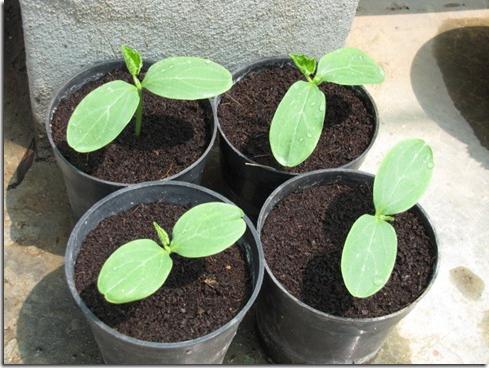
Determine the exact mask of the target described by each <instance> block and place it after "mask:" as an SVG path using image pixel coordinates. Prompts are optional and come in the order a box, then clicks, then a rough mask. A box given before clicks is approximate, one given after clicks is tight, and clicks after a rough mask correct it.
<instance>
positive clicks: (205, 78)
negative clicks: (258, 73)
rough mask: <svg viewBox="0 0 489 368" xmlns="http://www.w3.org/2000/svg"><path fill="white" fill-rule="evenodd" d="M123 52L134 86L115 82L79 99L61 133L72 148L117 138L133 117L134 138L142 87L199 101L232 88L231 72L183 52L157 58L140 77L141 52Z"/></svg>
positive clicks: (94, 146) (91, 147) (90, 147)
mask: <svg viewBox="0 0 489 368" xmlns="http://www.w3.org/2000/svg"><path fill="white" fill-rule="evenodd" d="M122 54H123V57H124V61H125V64H126V67H127V70H128V71H129V73H130V74H131V76H132V80H133V83H134V84H130V83H127V82H125V81H122V80H115V81H112V82H108V83H105V84H103V85H101V86H100V87H98V88H96V89H95V90H93V91H92V92H90V93H89V94H88V95H87V96H85V97H84V98H83V100H82V101H81V102H80V103H79V104H78V106H77V107H76V108H75V111H74V112H73V114H72V115H71V117H70V120H69V121H68V128H67V132H66V136H67V141H68V145H69V146H70V147H71V148H73V149H74V150H75V151H78V152H92V151H95V150H98V149H100V148H102V147H104V146H106V145H107V144H109V143H110V142H112V141H113V140H114V139H115V138H117V136H118V135H119V134H120V133H121V132H122V131H123V130H124V128H125V127H126V126H127V124H129V122H130V121H131V119H132V118H133V116H134V115H135V125H134V134H135V135H136V137H139V135H140V134H141V125H142V117H143V91H144V90H145V89H146V90H148V91H150V92H152V93H154V94H156V95H158V96H161V97H166V98H170V99H175V100H200V99H204V98H210V97H215V96H217V95H219V94H221V93H223V92H226V91H227V90H228V89H229V88H231V86H232V76H231V73H230V72H229V71H228V70H227V69H226V68H224V67H223V66H221V65H219V64H216V63H214V62H212V61H210V60H207V59H202V58H198V57H185V56H175V57H169V58H166V59H163V60H161V61H158V62H157V63H155V64H153V65H151V66H150V67H149V69H148V71H147V72H146V74H145V76H144V79H143V80H142V81H140V80H139V78H138V76H139V73H140V72H141V68H142V66H143V60H142V57H141V55H140V54H139V53H138V52H137V51H136V50H134V49H131V48H130V47H127V46H122ZM162 123H163V122H162Z"/></svg>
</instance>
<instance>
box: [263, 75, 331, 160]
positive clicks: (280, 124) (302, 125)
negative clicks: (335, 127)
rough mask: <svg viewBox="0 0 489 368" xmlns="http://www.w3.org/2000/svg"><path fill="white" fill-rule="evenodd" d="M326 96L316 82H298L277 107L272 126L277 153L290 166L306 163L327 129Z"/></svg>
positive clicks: (273, 143)
mask: <svg viewBox="0 0 489 368" xmlns="http://www.w3.org/2000/svg"><path fill="white" fill-rule="evenodd" d="M325 114H326V97H325V96H324V93H323V92H321V90H320V89H319V88H318V87H317V86H316V85H315V84H313V83H308V82H304V81H297V82H295V83H294V84H293V85H292V86H290V88H289V90H288V91H287V93H286V94H285V96H284V97H283V99H282V101H280V104H279V105H278V107H277V110H276V111H275V114H274V116H273V119H272V123H271V126H270V136H269V139H270V146H271V149H272V153H273V156H274V157H275V159H276V160H277V161H278V162H279V163H280V164H281V165H282V166H286V167H293V166H297V165H299V164H300V163H302V162H304V161H305V160H306V159H307V158H308V157H309V156H310V155H311V153H312V152H313V151H314V149H315V148H316V145H317V144H318V141H319V138H320V137H321V132H322V130H323V123H324V116H325Z"/></svg>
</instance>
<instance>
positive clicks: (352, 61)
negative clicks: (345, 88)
mask: <svg viewBox="0 0 489 368" xmlns="http://www.w3.org/2000/svg"><path fill="white" fill-rule="evenodd" d="M314 79H315V80H316V81H318V82H332V83H336V84H343V85H353V86H357V85H362V84H370V83H382V82H383V81H384V71H383V70H382V68H381V67H380V66H379V65H377V63H376V62H375V61H374V60H372V59H371V58H370V56H368V55H367V54H366V53H364V52H363V51H361V50H358V49H355V48H342V49H338V50H335V51H333V52H330V53H328V54H326V55H324V56H323V57H322V58H321V59H320V60H319V64H318V68H317V73H316V76H315V78H314Z"/></svg>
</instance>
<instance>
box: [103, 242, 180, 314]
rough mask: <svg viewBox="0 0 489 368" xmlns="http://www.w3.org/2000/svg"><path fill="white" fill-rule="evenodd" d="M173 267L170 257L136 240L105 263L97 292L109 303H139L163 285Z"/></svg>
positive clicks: (158, 248)
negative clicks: (137, 301)
mask: <svg viewBox="0 0 489 368" xmlns="http://www.w3.org/2000/svg"><path fill="white" fill-rule="evenodd" d="M172 265H173V262H172V260H171V258H170V255H169V253H168V252H167V251H165V250H164V249H163V248H161V247H160V246H159V245H158V244H157V243H156V242H154V241H153V240H151V239H139V240H134V241H131V242H129V243H127V244H124V245H123V246H121V247H119V248H118V249H117V250H116V251H115V252H114V253H112V254H111V256H110V257H109V258H108V259H107V260H106V261H105V263H104V265H103V266H102V270H101V271H100V274H99V276H98V280H97V288H98V290H99V292H100V293H101V294H103V295H104V297H105V299H106V300H107V301H108V302H110V303H114V304H120V303H128V302H132V301H135V300H140V299H143V298H146V297H147V296H149V295H151V294H153V293H154V292H155V291H156V290H158V289H159V288H160V287H161V285H163V283H164V282H165V280H166V278H167V277H168V274H169V273H170V271H171V268H172Z"/></svg>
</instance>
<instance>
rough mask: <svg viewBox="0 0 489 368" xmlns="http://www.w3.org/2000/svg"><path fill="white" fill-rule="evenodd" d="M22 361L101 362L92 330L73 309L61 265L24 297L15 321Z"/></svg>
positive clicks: (36, 362)
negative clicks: (16, 321) (24, 299)
mask: <svg viewBox="0 0 489 368" xmlns="http://www.w3.org/2000/svg"><path fill="white" fill-rule="evenodd" d="M17 343H18V346H19V352H20V355H21V357H22V361H23V363H24V364H89V363H90V364H97V363H102V358H101V356H100V355H99V352H98V349H97V346H96V344H95V341H94V339H93V337H92V333H91V331H90V329H89V327H88V325H87V324H86V322H85V320H84V319H83V316H82V315H81V312H80V311H79V310H78V309H77V308H76V306H75V304H74V302H73V301H72V299H71V295H70V294H69V290H68V286H67V285H66V282H65V277H64V270H63V267H59V268H58V269H56V270H55V271H53V272H51V273H50V274H48V275H47V276H46V277H44V278H43V279H42V280H41V281H40V282H39V283H38V284H37V285H36V286H35V287H34V289H32V291H31V292H30V294H29V295H28V296H27V299H26V301H25V302H24V304H23V305H22V309H21V311H20V314H19V320H18V323H17Z"/></svg>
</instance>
